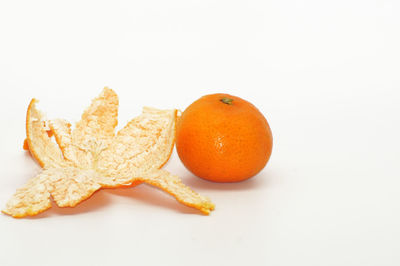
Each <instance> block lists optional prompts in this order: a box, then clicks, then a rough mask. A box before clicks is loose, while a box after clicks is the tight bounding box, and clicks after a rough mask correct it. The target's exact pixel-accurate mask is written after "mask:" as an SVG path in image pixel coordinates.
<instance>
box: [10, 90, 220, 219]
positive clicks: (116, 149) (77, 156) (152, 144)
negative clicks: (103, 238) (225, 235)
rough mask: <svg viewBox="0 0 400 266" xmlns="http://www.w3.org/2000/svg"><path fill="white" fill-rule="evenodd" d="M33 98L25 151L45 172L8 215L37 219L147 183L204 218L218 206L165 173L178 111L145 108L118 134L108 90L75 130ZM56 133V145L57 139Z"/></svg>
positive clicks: (12, 202)
mask: <svg viewBox="0 0 400 266" xmlns="http://www.w3.org/2000/svg"><path fill="white" fill-rule="evenodd" d="M36 103H37V100H35V99H33V100H32V101H31V102H30V104H29V106H28V111H27V119H26V133H27V138H26V141H25V143H24V149H29V151H30V152H31V154H32V157H33V158H34V159H35V160H36V161H37V162H38V163H39V164H40V166H41V167H42V168H43V170H42V172H41V173H40V174H38V175H37V176H36V177H34V178H32V179H30V180H29V181H28V182H27V183H26V184H25V185H24V186H23V187H22V188H20V189H18V190H17V192H16V193H15V194H14V195H13V196H12V198H11V199H10V200H9V201H8V203H7V205H6V208H5V209H4V210H3V212H4V213H6V214H8V215H11V216H13V217H25V216H33V215H36V214H38V213H41V212H43V211H45V210H47V209H49V208H50V207H51V198H53V200H54V202H55V203H56V204H57V205H58V206H60V207H74V206H76V205H77V204H79V203H80V202H81V201H83V200H85V199H87V198H89V197H90V196H91V195H92V194H93V193H95V192H96V191H97V190H99V189H101V188H114V187H122V186H127V187H128V186H134V185H138V184H140V183H147V184H149V185H151V186H154V187H157V188H160V189H162V190H164V191H165V192H167V193H169V194H170V195H172V196H174V197H175V198H176V200H177V201H178V202H180V203H183V204H185V205H187V206H189V207H193V208H196V209H198V210H200V211H201V212H202V213H204V214H209V213H210V211H211V210H213V209H214V204H213V203H212V202H211V201H210V200H209V199H208V198H207V197H204V196H201V195H200V194H198V193H197V192H195V191H193V190H192V189H190V188H189V187H187V186H186V185H184V184H183V183H182V181H181V180H180V178H179V177H177V176H175V175H173V174H171V173H169V172H167V171H165V170H161V167H162V166H163V165H164V164H165V163H166V162H167V161H168V159H169V158H170V156H171V153H172V150H173V147H174V143H175V128H176V120H177V110H158V109H155V108H150V107H144V108H143V111H142V114H141V115H139V116H138V117H136V118H134V119H132V120H131V121H130V122H128V124H127V125H126V126H125V127H124V128H122V129H121V130H119V131H118V133H117V134H115V127H116V125H117V123H118V120H117V116H118V96H117V95H116V93H115V92H114V91H113V90H111V89H109V88H104V89H103V91H102V92H101V94H100V95H99V96H98V97H97V98H95V99H94V100H93V101H92V103H91V105H90V106H89V107H88V108H87V109H86V110H85V111H84V113H83V114H82V117H81V120H80V121H79V122H77V124H76V126H75V128H74V129H73V130H72V129H71V124H70V123H69V122H68V121H66V120H63V119H55V120H46V119H45V117H44V115H43V114H42V113H41V112H40V111H39V110H38V109H37V108H36ZM53 135H54V138H55V140H56V141H55V142H54V141H52V139H51V138H52V136H53Z"/></svg>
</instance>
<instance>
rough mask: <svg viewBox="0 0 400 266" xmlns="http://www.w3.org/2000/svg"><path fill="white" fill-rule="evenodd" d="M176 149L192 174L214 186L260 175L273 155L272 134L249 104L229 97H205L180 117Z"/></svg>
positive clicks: (261, 115) (260, 114) (262, 118)
mask: <svg viewBox="0 0 400 266" xmlns="http://www.w3.org/2000/svg"><path fill="white" fill-rule="evenodd" d="M176 149H177V152H178V155H179V158H180V159H181V161H182V162H183V164H184V165H185V167H186V168H187V169H188V170H190V171H191V172H192V173H193V174H195V175H196V176H198V177H201V178H204V179H207V180H210V181H215V182H238V181H242V180H245V179H248V178H250V177H252V176H254V175H256V174H257V173H258V172H260V171H261V170H262V169H263V168H264V167H265V165H266V164H267V162H268V160H269V158H270V156H271V151H272V133H271V129H270V127H269V125H268V122H267V120H266V119H265V117H264V116H263V114H262V113H261V112H260V111H259V110H258V109H257V108H256V107H255V106H254V105H253V104H251V103H249V102H248V101H245V100H243V99H241V98H239V97H236V96H232V95H229V94H221V93H218V94H211V95H206V96H203V97H201V98H200V99H198V100H197V101H195V102H193V103H192V104H191V105H190V106H189V107H187V108H186V110H185V111H184V112H183V113H182V116H181V118H180V119H179V121H178V124H177V131H176Z"/></svg>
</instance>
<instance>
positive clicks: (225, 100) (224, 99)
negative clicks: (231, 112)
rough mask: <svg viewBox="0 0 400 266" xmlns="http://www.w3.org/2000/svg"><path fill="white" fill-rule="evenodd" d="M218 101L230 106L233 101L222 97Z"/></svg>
mask: <svg viewBox="0 0 400 266" xmlns="http://www.w3.org/2000/svg"><path fill="white" fill-rule="evenodd" d="M220 101H221V102H223V103H225V104H228V105H232V102H233V99H231V98H227V97H224V98H222V99H221V100H220Z"/></svg>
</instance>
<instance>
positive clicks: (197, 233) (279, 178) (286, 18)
mask: <svg viewBox="0 0 400 266" xmlns="http://www.w3.org/2000/svg"><path fill="white" fill-rule="evenodd" d="M103 86H109V87H111V88H113V89H114V90H115V91H116V92H117V93H118V94H119V97H120V119H119V127H121V126H123V125H124V124H125V123H126V122H127V121H128V120H129V119H130V118H133V117H134V116H136V115H138V114H139V113H140V110H141V108H142V106H144V105H148V106H154V107H158V108H179V109H181V110H183V109H185V108H186V107H187V106H188V105H189V104H190V103H191V102H193V101H194V100H196V99H197V98H199V97H201V96H202V95H205V94H208V93H215V92H226V93H230V94H234V95H237V96H240V97H242V98H244V99H247V100H249V101H251V102H252V103H253V104H255V105H256V106H257V107H258V108H259V109H260V110H261V111H262V112H263V113H264V114H265V116H266V118H267V119H268V121H269V122H270V125H271V128H272V131H273V135H274V150H273V153H272V157H271V160H270V162H269V164H268V165H267V167H266V168H265V169H264V170H263V171H262V172H261V173H260V174H259V175H257V176H256V177H254V178H252V179H250V180H248V181H246V182H242V183H237V184H216V183H210V182H207V181H203V180H200V179H198V178H196V177H194V176H193V175H191V174H190V173H189V172H188V171H187V170H186V169H185V168H184V166H183V165H182V163H181V162H180V160H179V158H178V156H177V155H176V153H175V152H174V154H173V155H172V157H171V160H170V161H169V163H168V164H167V165H166V167H165V168H166V169H168V170H170V171H171V172H173V173H175V174H177V175H180V176H181V177H182V179H183V181H184V182H185V183H186V184H188V185H190V186H191V187H193V189H195V190H196V191H198V192H200V193H202V194H204V195H207V196H209V197H211V198H212V200H213V201H214V202H215V204H216V206H217V207H216V209H215V211H214V212H212V213H211V215H210V216H204V215H201V214H199V213H198V212H197V211H196V210H192V209H190V208H187V207H185V206H182V205H180V204H178V203H177V202H176V201H175V200H174V199H173V198H172V197H170V196H169V195H167V194H164V193H163V192H161V191H159V190H156V189H153V188H151V187H149V186H146V185H141V186H139V187H135V188H131V189H117V190H102V191H100V192H98V193H96V194H95V195H94V196H93V197H92V198H91V199H89V200H88V201H86V202H84V203H82V204H81V205H79V206H78V207H76V208H74V209H62V208H58V207H55V206H54V207H53V208H52V209H51V210H49V211H47V212H45V213H43V214H41V215H39V216H37V217H35V218H30V219H13V218H11V217H9V216H6V215H3V214H2V215H0V233H1V235H0V264H1V265H4V266H9V265H99V266H101V265H118V264H119V265H193V266H194V265H307V266H309V265H362V266H367V265H400V226H399V225H400V214H399V213H400V206H399V203H400V192H399V190H400V181H399V180H400V170H399V162H400V160H399V159H400V141H399V137H400V118H399V115H400V107H399V104H400V94H399V89H400V2H399V1H397V0H393V1H377V0H375V1H369V0H359V1H356V0H337V1H321V0H315V1H311V0H304V1H207V0H199V1H189V0H182V1H155V0H147V1H110V2H108V3H105V2H103V1H91V2H89V1H64V2H63V3H61V2H57V1H1V2H0V88H1V104H0V117H1V120H0V122H1V132H0V147H1V152H0V205H1V207H4V206H5V203H6V202H7V200H8V199H9V198H10V197H11V195H12V194H13V193H14V192H15V190H16V189H17V188H18V187H19V186H21V185H23V184H24V183H25V182H26V181H27V180H28V179H29V178H31V177H33V176H34V175H35V173H37V172H38V171H39V166H38V165H37V164H36V163H35V162H34V161H33V160H32V159H31V158H30V156H29V155H27V153H25V152H24V151H23V150H22V142H23V140H24V135H25V131H24V123H25V111H26V107H27V105H28V103H29V101H30V99H31V98H32V97H35V98H37V99H39V100H40V105H39V107H40V108H41V109H42V110H44V111H45V112H46V113H47V114H48V116H49V117H50V118H52V117H53V118H54V117H63V118H67V119H68V120H70V121H77V120H78V119H79V117H80V113H81V112H82V110H83V109H84V108H85V107H86V106H88V104H89V103H90V100H91V99H92V98H94V97H95V96H97V94H98V93H100V91H101V89H102V87H103Z"/></svg>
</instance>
